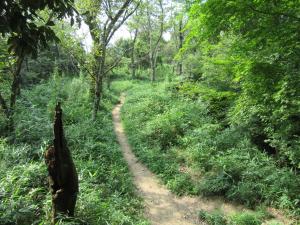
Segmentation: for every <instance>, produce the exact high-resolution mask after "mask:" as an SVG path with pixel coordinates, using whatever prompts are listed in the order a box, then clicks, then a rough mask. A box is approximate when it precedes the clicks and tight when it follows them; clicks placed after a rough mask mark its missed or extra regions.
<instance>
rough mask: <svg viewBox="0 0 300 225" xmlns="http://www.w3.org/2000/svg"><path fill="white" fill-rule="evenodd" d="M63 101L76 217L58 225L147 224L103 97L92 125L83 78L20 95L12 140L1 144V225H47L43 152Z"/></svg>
mask: <svg viewBox="0 0 300 225" xmlns="http://www.w3.org/2000/svg"><path fill="white" fill-rule="evenodd" d="M57 100H59V101H61V102H62V106H63V113H64V117H63V120H64V126H65V132H66V138H67V141H68V145H69V148H70V150H71V152H72V155H73V158H74V161H75V165H76V167H77V172H78V176H79V185H80V191H79V195H78V201H77V206H76V212H75V214H76V218H75V219H70V218H69V219H64V220H61V221H60V222H59V224H89V225H90V224H97V225H98V224H105V225H108V224H115V225H120V224H123V225H130V224H134V225H136V224H140V225H141V224H148V223H147V222H146V220H144V219H143V218H142V205H141V201H140V199H139V198H138V197H137V196H136V195H135V191H134V186H133V184H132V180H131V176H130V174H129V171H128V168H127V165H126V163H125V161H124V160H123V158H122V154H121V152H120V149H119V146H118V144H117V142H116V137H115V135H114V132H113V125H112V118H111V109H112V106H113V104H115V103H116V101H117V100H116V98H115V97H114V96H112V95H110V94H108V93H106V94H105V96H104V99H103V108H102V110H101V111H100V113H99V115H98V117H97V120H96V121H94V122H93V121H92V120H91V119H90V117H91V112H90V109H91V106H90V102H91V99H90V96H89V85H88V82H87V81H86V80H85V79H84V77H80V78H72V79H71V78H61V77H58V76H54V78H53V79H50V81H45V82H42V83H41V84H39V85H37V86H35V87H34V88H32V89H31V90H24V91H22V96H21V98H20V99H19V102H18V104H17V105H18V112H17V114H16V121H17V124H16V141H15V143H14V145H10V144H9V143H8V142H7V141H6V140H4V139H2V140H1V141H0V224H3V225H4V224H5V225H9V224H19V225H26V224H49V221H50V211H51V196H50V193H49V190H48V183H47V171H46V166H45V163H44V159H43V153H44V151H45V149H46V147H47V146H48V145H49V143H50V142H49V141H50V140H51V139H52V120H53V110H54V106H55V104H56V101H57Z"/></svg>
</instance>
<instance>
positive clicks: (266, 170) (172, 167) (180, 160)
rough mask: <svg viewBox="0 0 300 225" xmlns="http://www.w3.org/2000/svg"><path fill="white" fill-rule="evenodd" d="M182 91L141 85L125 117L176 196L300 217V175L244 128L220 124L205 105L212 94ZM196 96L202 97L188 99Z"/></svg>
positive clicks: (141, 150) (143, 155)
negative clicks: (216, 200) (215, 199)
mask: <svg viewBox="0 0 300 225" xmlns="http://www.w3.org/2000/svg"><path fill="white" fill-rule="evenodd" d="M178 87H179V93H180V94H179V95H178V94H176V91H175V90H177V91H178ZM181 87H183V88H185V87H186V86H185V85H184V84H183V85H181V86H178V84H177V83H175V84H168V85H166V84H165V83H161V84H158V85H149V84H143V85H141V84H138V85H136V86H135V87H133V88H131V89H129V90H128V94H127V100H126V102H125V104H124V107H123V109H122V110H123V111H122V112H123V114H122V115H123V121H124V125H125V128H126V131H127V134H128V136H129V140H130V143H131V144H132V145H133V147H134V151H135V153H136V155H137V156H138V157H139V158H140V159H141V160H142V161H143V162H144V163H145V164H147V166H148V167H149V168H150V169H151V170H152V171H153V172H154V173H156V174H158V175H159V176H160V177H161V178H162V180H163V181H164V183H166V184H167V186H168V187H169V188H170V189H171V190H172V191H174V192H175V193H177V194H184V193H190V194H202V195H219V196H224V197H225V198H226V199H229V200H232V201H236V202H240V203H242V204H245V205H247V206H248V207H251V208H255V207H256V206H258V205H261V204H267V205H271V206H276V207H279V208H282V209H289V210H291V211H292V212H294V213H299V211H298V207H299V200H298V199H299V197H298V196H299V195H300V193H299V190H298V188H297V186H299V184H300V179H299V177H298V176H297V174H295V173H294V172H293V171H292V170H290V169H289V168H288V167H278V165H277V163H276V160H275V159H274V158H272V157H270V156H268V155H267V154H266V153H264V152H262V151H260V150H259V149H258V148H257V147H256V146H255V145H254V144H253V143H251V141H250V138H249V134H247V133H246V132H245V131H243V128H242V127H239V126H227V127H226V126H225V127H224V125H223V124H222V121H219V120H216V119H215V118H214V115H213V114H211V111H210V110H209V109H210V107H211V104H210V102H209V101H208V103H207V104H206V102H207V100H204V101H203V100H202V99H206V98H207V99H210V97H207V96H209V95H210V93H208V94H206V95H205V94H202V91H203V90H201V89H191V88H188V90H191V92H187V91H185V90H186V89H181ZM188 87H190V86H188ZM191 87H193V86H191ZM182 90H184V91H182ZM195 90H196V91H195ZM193 92H195V93H197V92H198V93H199V97H198V98H197V97H196V96H197V95H193V94H188V95H186V94H184V93H193ZM200 93H201V94H200ZM191 96H192V97H191ZM219 110H220V109H219ZM195 173H196V174H198V176H196V177H195ZM200 177H201V178H200ZM184 184H185V185H184Z"/></svg>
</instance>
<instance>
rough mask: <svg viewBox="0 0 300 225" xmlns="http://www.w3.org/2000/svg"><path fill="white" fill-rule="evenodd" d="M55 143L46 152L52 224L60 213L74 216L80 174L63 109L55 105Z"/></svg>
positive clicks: (58, 104)
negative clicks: (64, 128) (63, 117)
mask: <svg viewBox="0 0 300 225" xmlns="http://www.w3.org/2000/svg"><path fill="white" fill-rule="evenodd" d="M53 130H54V140H53V145H52V146H50V147H49V148H48V149H47V151H46V152H45V162H46V165H47V169H48V173H49V176H48V179H49V185H50V190H51V194H52V224H55V222H56V218H57V216H58V215H59V214H63V215H66V216H74V210H75V205H76V199H77V193H78V175H77V172H76V168H75V165H74V162H73V160H72V156H71V152H70V150H69V149H68V146H67V141H66V139H65V136H64V131H63V122H62V109H61V106H60V103H57V105H56V107H55V119H54V126H53Z"/></svg>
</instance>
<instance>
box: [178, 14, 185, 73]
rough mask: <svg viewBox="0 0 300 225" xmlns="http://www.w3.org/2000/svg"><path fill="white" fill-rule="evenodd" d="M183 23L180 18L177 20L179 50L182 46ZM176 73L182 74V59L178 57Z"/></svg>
mask: <svg viewBox="0 0 300 225" xmlns="http://www.w3.org/2000/svg"><path fill="white" fill-rule="evenodd" d="M182 29H183V23H182V18H181V19H180V21H179V50H180V49H182V46H183V38H184V37H183V31H182ZM178 69H179V71H178V75H179V76H181V75H182V61H181V59H180V61H179V63H178Z"/></svg>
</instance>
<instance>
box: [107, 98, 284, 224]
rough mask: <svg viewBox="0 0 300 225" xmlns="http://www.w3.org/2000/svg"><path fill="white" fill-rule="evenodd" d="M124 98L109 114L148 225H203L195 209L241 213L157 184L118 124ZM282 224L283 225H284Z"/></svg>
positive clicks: (221, 203)
mask: <svg viewBox="0 0 300 225" xmlns="http://www.w3.org/2000/svg"><path fill="white" fill-rule="evenodd" d="M124 101H125V95H122V96H121V98H120V103H119V104H118V105H116V107H115V108H114V110H113V112H112V114H113V122H114V129H115V132H116V135H117V139H118V141H119V143H120V146H121V149H122V152H123V155H124V158H125V160H126V161H127V163H128V166H129V169H130V171H131V173H132V175H133V178H134V184H135V186H136V187H137V190H138V192H139V193H138V194H139V195H140V196H141V197H142V198H143V199H144V203H145V211H146V212H145V213H146V217H147V218H148V219H149V220H150V221H151V224H152V225H195V224H206V223H205V222H203V221H199V219H198V216H197V212H198V211H199V210H205V211H213V210H215V209H218V210H220V211H223V212H224V213H225V214H227V215H228V214H234V213H236V212H241V211H243V210H245V209H244V208H243V207H241V206H236V205H232V204H229V203H225V202H224V201H222V200H221V199H214V200H212V199H210V200H206V199H203V198H199V197H188V196H184V197H177V196H175V195H174V194H172V193H171V192H170V191H169V190H168V189H167V188H166V187H164V186H163V185H161V184H160V182H159V180H158V179H157V178H156V176H155V175H154V174H153V173H152V172H150V171H149V170H148V168H147V167H145V166H144V165H143V164H141V163H140V162H139V161H138V159H137V158H136V157H135V155H134V154H133V152H132V150H131V147H130V145H129V143H128V140H127V137H126V135H125V133H124V129H123V126H122V123H121V116H120V110H121V107H122V105H123V103H124ZM284 224H285V223H284Z"/></svg>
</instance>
